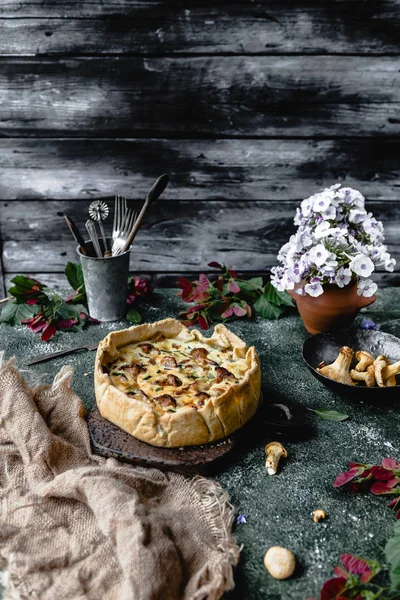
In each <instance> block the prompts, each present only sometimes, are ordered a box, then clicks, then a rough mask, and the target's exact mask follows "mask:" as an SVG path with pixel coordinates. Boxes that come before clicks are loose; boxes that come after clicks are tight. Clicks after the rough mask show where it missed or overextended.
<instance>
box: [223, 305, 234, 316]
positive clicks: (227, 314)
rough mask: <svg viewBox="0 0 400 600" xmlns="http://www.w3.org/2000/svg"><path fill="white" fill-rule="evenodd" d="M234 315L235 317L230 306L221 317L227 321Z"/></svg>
mask: <svg viewBox="0 0 400 600" xmlns="http://www.w3.org/2000/svg"><path fill="white" fill-rule="evenodd" d="M232 315H233V306H230V307H229V308H227V309H226V310H225V311H224V312H223V313H222V315H221V317H222V318H223V319H227V318H228V317H231V316H232Z"/></svg>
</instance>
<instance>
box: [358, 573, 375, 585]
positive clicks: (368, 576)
mask: <svg viewBox="0 0 400 600" xmlns="http://www.w3.org/2000/svg"><path fill="white" fill-rule="evenodd" d="M373 576H374V574H373V572H372V571H370V570H368V571H364V573H363V574H362V575H361V577H360V581H362V583H368V582H369V581H371V579H372V578H373Z"/></svg>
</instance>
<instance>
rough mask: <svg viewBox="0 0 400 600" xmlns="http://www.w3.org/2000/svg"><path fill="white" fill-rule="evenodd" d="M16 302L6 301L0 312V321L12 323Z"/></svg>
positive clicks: (16, 307) (16, 306)
mask: <svg viewBox="0 0 400 600" xmlns="http://www.w3.org/2000/svg"><path fill="white" fill-rule="evenodd" d="M17 309H18V304H15V303H14V302H11V301H8V302H7V303H6V304H5V306H3V309H2V311H1V313H0V323H10V325H14V317H15V313H16V312H17Z"/></svg>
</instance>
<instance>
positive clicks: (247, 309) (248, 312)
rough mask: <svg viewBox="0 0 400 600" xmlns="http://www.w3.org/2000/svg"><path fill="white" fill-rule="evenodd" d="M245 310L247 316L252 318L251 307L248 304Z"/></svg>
mask: <svg viewBox="0 0 400 600" xmlns="http://www.w3.org/2000/svg"><path fill="white" fill-rule="evenodd" d="M245 309H246V312H247V316H248V317H249V318H250V317H251V306H249V305H248V304H245Z"/></svg>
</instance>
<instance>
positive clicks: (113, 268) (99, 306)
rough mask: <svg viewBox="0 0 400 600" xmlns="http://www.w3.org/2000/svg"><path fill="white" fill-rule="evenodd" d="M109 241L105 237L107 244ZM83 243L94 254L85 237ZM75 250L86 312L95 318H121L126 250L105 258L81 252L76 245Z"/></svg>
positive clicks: (124, 290) (125, 291) (125, 282)
mask: <svg viewBox="0 0 400 600" xmlns="http://www.w3.org/2000/svg"><path fill="white" fill-rule="evenodd" d="M111 242H112V240H110V239H107V243H108V247H110V245H111ZM85 245H86V247H87V249H88V250H89V252H90V253H93V254H94V252H93V245H92V243H91V242H86V241H85ZM76 252H77V254H78V255H79V258H80V261H81V265H82V271H83V279H84V282H85V288H86V295H87V299H88V305H89V314H90V316H91V317H93V318H94V319H98V320H99V321H118V319H123V318H124V317H125V315H126V297H127V293H128V276H129V255H130V254H129V250H127V251H126V252H124V253H123V254H120V255H119V256H110V257H109V258H97V257H95V256H85V255H84V254H82V253H81V251H80V249H79V246H78V247H77V249H76Z"/></svg>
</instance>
